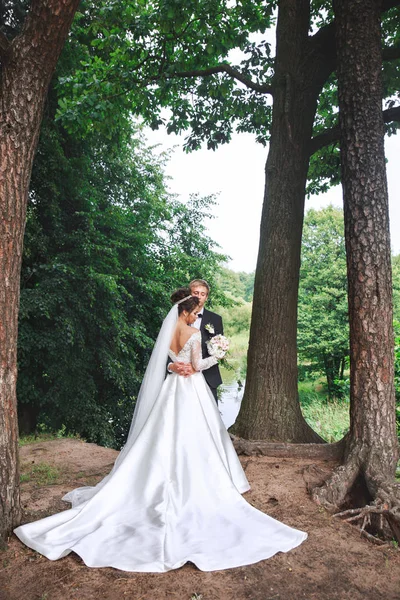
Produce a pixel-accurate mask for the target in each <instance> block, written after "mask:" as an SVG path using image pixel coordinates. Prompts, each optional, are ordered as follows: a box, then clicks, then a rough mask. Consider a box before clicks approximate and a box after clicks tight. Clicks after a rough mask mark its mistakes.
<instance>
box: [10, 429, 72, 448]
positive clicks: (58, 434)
mask: <svg viewBox="0 0 400 600" xmlns="http://www.w3.org/2000/svg"><path fill="white" fill-rule="evenodd" d="M61 438H73V439H82V438H80V437H79V435H73V434H70V433H66V431H65V425H63V426H62V428H61V429H60V430H59V431H53V432H48V431H39V432H36V433H32V434H29V435H22V436H21V437H20V438H19V445H20V446H26V445H27V444H37V443H39V442H50V441H52V440H59V439H61Z"/></svg>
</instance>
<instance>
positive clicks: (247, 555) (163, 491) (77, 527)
mask: <svg viewBox="0 0 400 600" xmlns="http://www.w3.org/2000/svg"><path fill="white" fill-rule="evenodd" d="M195 284H196V285H195ZM208 291H209V289H208V284H206V282H204V281H202V280H196V281H194V282H192V285H191V290H189V289H188V288H180V289H179V290H177V291H176V292H174V293H173V294H172V296H171V300H172V302H173V307H172V309H171V310H170V311H169V313H168V315H167V316H166V318H165V319H164V322H163V324H162V327H161V329H160V332H159V335H158V337H157V341H156V343H155V346H154V349H153V352H152V355H151V358H150V361H149V364H148V367H147V369H146V373H145V376H144V378H143V382H142V385H141V388H140V392H139V395H138V398H137V402H136V406H135V411H134V414H133V418H132V424H131V428H130V431H129V435H128V438H127V441H126V444H125V446H124V447H123V449H122V450H121V452H120V454H119V456H118V458H117V460H116V462H115V464H114V466H113V468H112V470H111V472H110V473H109V474H108V475H107V476H106V477H104V479H102V480H101V481H100V482H99V483H98V484H97V485H96V486H94V487H83V488H77V489H76V490H73V491H71V492H69V493H68V494H66V496H64V498H63V499H64V500H65V501H68V502H70V503H71V505H72V507H71V508H70V509H68V510H65V511H63V512H61V513H58V514H55V515H52V516H50V517H46V518H45V519H41V520H39V521H36V522H33V523H28V524H26V525H22V526H21V527H18V528H17V529H16V530H15V533H16V535H17V536H18V537H19V538H20V539H21V541H22V542H24V543H25V544H26V545H27V546H29V547H30V548H33V549H34V550H36V551H38V552H40V553H41V554H43V555H44V556H46V557H47V558H49V559H51V560H57V559H59V558H62V557H63V556H66V555H67V554H69V553H70V552H75V553H76V554H78V555H79V556H80V557H81V558H82V559H83V561H84V562H85V563H86V565H88V566H90V567H106V566H108V567H115V568H117V569H121V570H125V571H142V572H165V571H169V570H171V569H177V568H179V567H181V566H182V565H184V564H185V563H186V562H189V561H190V562H192V563H194V564H195V565H196V566H197V567H198V568H199V569H200V570H202V571H215V570H220V569H227V568H231V567H237V566H242V565H247V564H252V563H255V562H258V561H260V560H263V559H266V558H269V557H270V556H272V555H274V554H275V553H277V552H287V551H288V550H291V549H292V548H294V547H296V546H298V545H299V544H301V542H302V541H304V540H305V539H306V537H307V534H306V533H304V532H302V531H298V530H296V529H292V528H290V527H288V526H286V525H284V524H283V523H280V522H279V521H276V520H275V519H273V518H271V517H269V516H268V515H266V514H264V513H262V512H261V511H259V510H257V509H256V508H254V507H253V506H251V505H250V504H248V503H247V502H246V500H245V499H244V498H243V497H242V494H243V493H244V492H246V491H248V490H249V489H250V485H249V483H248V481H247V478H246V475H245V473H244V471H243V469H242V467H241V464H240V462H239V459H238V457H237V455H236V452H235V450H234V448H233V445H232V442H231V439H230V437H229V434H228V432H227V431H226V428H225V427H224V425H223V423H222V421H221V417H220V414H219V411H218V407H217V404H216V402H215V396H216V393H214V391H213V390H215V392H216V387H217V385H218V383H220V382H221V380H220V375H219V371H218V359H217V358H216V357H215V356H207V354H208V353H207V352H206V341H207V337H208V336H207V335H204V336H203V337H202V332H201V331H200V330H199V331H196V329H200V327H201V329H204V328H205V327H206V326H207V325H208V324H210V327H209V328H208V329H206V331H207V332H208V333H209V334H210V335H211V336H213V335H214V334H217V333H222V320H221V317H219V316H218V315H215V314H214V313H210V312H209V311H204V302H205V300H206V299H207V297H208ZM202 309H203V310H202ZM199 312H203V317H202V318H203V319H204V320H205V321H207V323H205V324H204V325H203V326H200V327H199V321H200V319H199V318H198V315H199ZM212 320H214V324H213V322H212ZM194 328H196V329H194ZM166 356H169V364H168V370H169V371H170V374H168V375H167V376H166V374H165V364H166ZM211 369H215V370H214V373H216V377H214V376H213V375H212V371H211ZM207 371H208V374H209V375H210V373H211V376H212V377H211V380H210V381H211V385H210V387H209V385H208V384H207V383H206V379H205V377H207ZM203 373H204V375H203ZM215 382H216V385H215V386H214V385H213V384H214V383H215Z"/></svg>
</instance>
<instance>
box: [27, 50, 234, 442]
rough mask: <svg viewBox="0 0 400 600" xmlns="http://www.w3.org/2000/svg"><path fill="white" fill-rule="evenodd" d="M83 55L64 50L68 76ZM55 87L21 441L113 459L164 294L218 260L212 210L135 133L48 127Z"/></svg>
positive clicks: (32, 224) (36, 191)
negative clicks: (62, 439) (98, 451)
mask: <svg viewBox="0 0 400 600" xmlns="http://www.w3.org/2000/svg"><path fill="white" fill-rule="evenodd" d="M84 51H85V47H84V46H82V44H77V45H76V46H74V45H73V44H72V43H71V44H69V46H68V47H67V48H66V52H65V53H64V55H63V57H62V60H61V62H60V65H59V73H60V72H61V73H70V72H71V70H73V69H74V65H76V63H77V62H79V61H80V58H81V56H82V53H84ZM57 99H58V90H57V88H55V87H54V86H53V87H52V89H51V91H50V95H49V102H48V107H47V111H46V116H45V119H44V122H43V127H42V132H41V139H40V144H39V148H38V152H37V156H36V159H35V165H34V169H33V174H32V181H31V191H30V201H29V207H28V216H27V226H26V235H25V249H24V257H23V267H22V274H21V308H20V323H19V354H18V360H19V377H18V398H19V417H20V424H21V428H22V431H25V432H31V431H33V430H34V429H35V428H36V427H37V425H38V424H39V423H40V424H43V426H44V427H45V428H46V429H47V430H49V431H52V430H60V429H62V428H63V426H64V428H65V433H67V434H71V433H72V434H74V433H76V434H80V435H81V436H83V437H84V438H85V439H87V440H88V441H93V442H97V443H100V444H103V445H108V446H114V447H119V446H120V445H121V443H123V442H124V439H125V435H126V431H127V428H128V426H129V423H130V420H131V417H132V411H133V407H134V403H135V398H136V395H137V393H138V389H139V386H140V382H141V379H142V376H143V372H144V369H145V366H146V364H147V361H148V358H149V355H150V351H151V348H152V345H153V342H154V340H155V337H156V335H157V333H158V329H159V327H160V324H161V321H162V318H163V317H164V315H165V314H166V312H167V311H168V309H169V306H170V303H169V296H170V293H171V291H172V290H173V289H174V288H176V287H178V286H180V285H185V284H187V283H188V282H189V281H190V280H191V279H193V278H195V277H204V278H206V279H207V280H209V281H210V283H211V286H212V288H213V290H214V297H215V298H216V299H218V300H219V301H220V300H221V298H223V295H221V294H220V293H219V292H218V286H217V285H216V283H215V273H216V272H217V270H218V267H219V264H220V262H222V261H224V260H226V257H225V256H223V255H220V254H218V252H216V250H215V249H216V244H215V243H214V242H213V241H212V240H211V239H210V238H209V237H208V236H207V235H206V230H205V225H204V224H203V218H204V217H203V216H202V217H199V214H198V211H201V214H202V215H206V214H207V213H208V212H209V211H210V207H211V205H212V203H213V202H214V200H213V198H211V197H209V198H199V197H196V196H193V197H191V198H190V199H189V200H188V201H187V202H186V203H181V202H178V200H177V199H176V198H174V197H173V196H171V195H170V194H169V193H168V192H167V190H166V184H165V181H164V173H163V163H164V161H165V160H166V157H165V156H162V157H160V158H154V156H153V155H152V153H151V151H150V150H149V149H148V148H147V147H146V145H145V142H144V140H143V139H142V137H141V135H140V132H139V131H136V130H135V129H134V127H133V125H132V122H131V121H128V120H125V121H124V122H123V126H122V125H121V128H120V129H118V130H114V132H113V135H112V136H111V137H110V138H109V139H104V137H101V136H99V135H97V134H96V133H95V132H91V133H90V135H86V137H85V138H84V139H82V138H79V136H77V135H70V134H69V133H68V132H67V131H66V130H65V129H64V128H63V127H62V125H61V124H60V123H55V122H54V112H55V107H56V105H57Z"/></svg>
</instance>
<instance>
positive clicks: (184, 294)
mask: <svg viewBox="0 0 400 600" xmlns="http://www.w3.org/2000/svg"><path fill="white" fill-rule="evenodd" d="M188 296H189V297H188ZM184 298H186V300H183V299H184ZM180 300H183V302H180V304H178V315H180V314H181V312H182V311H184V310H187V311H188V312H192V310H194V309H195V308H196V307H197V306H198V305H199V302H200V300H199V299H198V298H197V296H192V295H191V292H190V289H189V288H186V287H182V288H178V289H177V290H175V292H174V293H173V294H171V302H172V304H176V303H177V302H179V301H180Z"/></svg>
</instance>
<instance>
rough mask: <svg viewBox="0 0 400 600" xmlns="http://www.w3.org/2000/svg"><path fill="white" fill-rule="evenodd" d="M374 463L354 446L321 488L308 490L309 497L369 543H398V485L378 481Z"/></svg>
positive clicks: (377, 469) (399, 540)
mask: <svg viewBox="0 0 400 600" xmlns="http://www.w3.org/2000/svg"><path fill="white" fill-rule="evenodd" d="M374 459H376V457H375V456H371V455H370V454H369V453H367V452H365V451H364V452H362V448H360V447H359V446H358V445H356V446H354V447H353V449H352V451H351V452H350V453H349V454H348V456H347V459H346V462H345V464H344V465H341V466H340V467H338V468H337V469H335V471H334V472H333V473H332V475H331V477H330V478H328V479H327V480H326V481H325V482H324V484H323V485H322V486H321V487H315V488H314V489H312V490H311V495H312V497H313V499H314V500H315V502H317V503H318V504H321V505H322V506H324V507H325V508H327V509H328V510H329V511H331V512H334V513H335V514H334V517H339V518H344V520H345V521H346V522H348V523H351V524H355V525H357V527H358V528H359V529H360V532H361V535H363V536H364V537H366V538H367V539H369V540H370V541H373V542H374V543H377V544H381V543H385V540H391V539H395V540H396V541H397V542H399V543H400V483H396V482H395V481H393V480H390V479H387V478H384V477H382V475H381V473H380V472H379V463H378V462H376V460H374ZM338 509H339V511H340V512H337V510H338Z"/></svg>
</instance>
